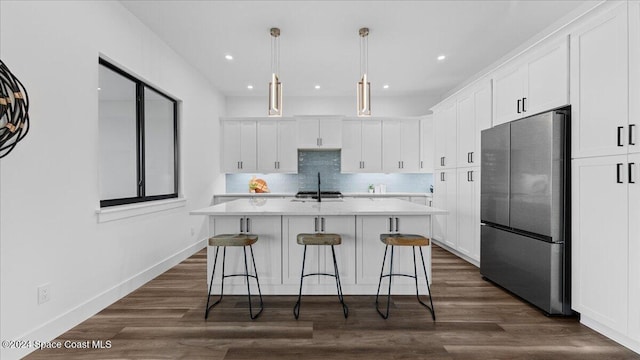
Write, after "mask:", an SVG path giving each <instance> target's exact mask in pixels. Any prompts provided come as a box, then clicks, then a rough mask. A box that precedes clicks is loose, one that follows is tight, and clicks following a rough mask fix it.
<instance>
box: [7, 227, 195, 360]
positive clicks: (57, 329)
mask: <svg viewBox="0 0 640 360" xmlns="http://www.w3.org/2000/svg"><path fill="white" fill-rule="evenodd" d="M206 245H207V240H206V239H202V240H199V241H197V242H196V243H194V244H192V245H189V246H187V247H186V248H184V249H182V250H180V251H178V252H177V253H175V254H173V255H171V256H169V257H167V258H165V259H164V260H161V261H160V262H158V263H156V264H155V265H152V266H150V267H149V268H147V269H146V270H143V271H141V272H139V273H138V274H136V275H133V276H131V277H130V278H128V279H125V280H124V281H122V282H121V283H120V284H118V285H115V286H113V287H112V288H110V289H108V290H106V291H104V292H102V293H100V294H98V295H96V296H94V297H93V298H91V299H89V300H87V301H85V302H84V303H81V304H79V305H78V306H76V307H74V308H73V309H71V310H69V311H67V312H65V313H63V314H60V315H58V316H57V317H55V318H54V319H52V320H50V321H48V322H46V323H44V324H42V325H41V326H39V327H37V328H35V329H33V330H31V331H29V332H27V333H26V334H24V335H22V336H19V337H18V338H17V339H15V340H24V341H31V342H34V341H41V342H46V341H51V340H53V339H55V338H56V337H58V336H60V335H62V334H64V333H65V332H66V331H68V330H69V329H71V328H73V327H75V326H77V325H78V324H80V323H82V322H83V321H85V320H87V319H88V318H90V317H91V316H93V315H95V314H97V313H98V312H100V311H102V310H103V309H105V308H106V307H107V306H109V305H111V304H113V303H114V302H116V301H118V300H120V299H122V298H123V297H125V296H127V295H128V294H130V293H131V292H133V291H134V290H136V289H138V288H139V287H140V286H142V285H144V284H146V283H147V282H149V281H151V280H152V279H153V278H155V277H156V276H158V275H160V274H162V273H164V272H165V271H167V270H169V269H171V268H172V267H174V266H176V265H177V264H179V263H181V262H182V261H184V260H185V259H187V258H188V257H190V256H191V255H193V254H195V253H196V252H198V251H200V250H202V249H203V248H204V247H205V246H206ZM3 340H7V339H3ZM96 340H99V339H96ZM35 350H36V349H35V348H25V349H8V348H2V353H1V355H0V358H2V359H7V360H10V359H21V358H23V357H25V356H26V355H28V354H29V353H31V352H33V351H35Z"/></svg>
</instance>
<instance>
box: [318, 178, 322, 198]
mask: <svg viewBox="0 0 640 360" xmlns="http://www.w3.org/2000/svg"><path fill="white" fill-rule="evenodd" d="M321 201H322V198H321V197H320V171H318V202H321Z"/></svg>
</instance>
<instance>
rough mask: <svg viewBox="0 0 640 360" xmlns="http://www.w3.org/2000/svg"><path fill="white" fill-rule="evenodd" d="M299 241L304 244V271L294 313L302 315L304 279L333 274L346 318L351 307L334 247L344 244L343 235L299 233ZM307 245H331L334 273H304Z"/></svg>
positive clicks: (296, 315)
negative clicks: (343, 289)
mask: <svg viewBox="0 0 640 360" xmlns="http://www.w3.org/2000/svg"><path fill="white" fill-rule="evenodd" d="M297 242H298V244H300V245H304V252H303V254H302V273H301V274H300V292H299V293H298V301H297V302H296V304H295V306H294V307H293V315H294V316H295V317H296V319H298V317H299V316H300V301H301V300H302V281H303V280H304V278H305V277H307V276H313V275H319V276H332V277H334V278H336V288H337V290H338V299H339V300H340V303H341V304H342V312H343V313H344V318H345V319H346V318H347V317H348V316H349V308H348V307H347V304H345V303H344V297H343V296H342V284H341V283H340V273H339V272H338V263H337V262H336V251H335V249H334V245H340V244H342V237H341V236H340V235H339V234H326V233H315V234H298V236H297ZM307 245H330V246H331V254H332V255H333V270H334V273H333V274H327V273H311V274H305V273H304V263H305V261H306V258H307Z"/></svg>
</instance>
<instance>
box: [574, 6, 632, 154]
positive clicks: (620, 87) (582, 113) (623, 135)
mask: <svg viewBox="0 0 640 360" xmlns="http://www.w3.org/2000/svg"><path fill="white" fill-rule="evenodd" d="M630 4H631V5H630V6H631V9H637V3H633V2H632V3H630ZM631 14H633V11H631ZM636 17H637V14H636ZM630 20H631V21H630V24H632V28H635V33H634V32H633V31H632V32H631V35H632V37H631V38H629V29H630V28H629V27H628V25H627V4H626V3H620V4H619V5H618V6H616V7H615V8H613V9H611V10H610V11H608V12H607V13H604V14H603V15H601V16H599V17H596V18H593V19H592V20H591V21H589V22H587V23H585V24H583V25H582V26H581V27H579V28H578V29H576V30H575V31H574V32H573V33H572V34H571V106H572V107H571V109H572V115H573V124H572V125H573V126H572V157H573V158H582V157H590V156H602V155H621V154H626V153H627V152H628V151H631V152H637V151H638V148H639V146H638V135H637V132H638V126H637V125H640V124H638V123H637V121H638V120H637V119H638V116H639V115H640V114H639V111H638V106H639V104H638V103H639V102H638V100H637V99H638V98H637V96H638V93H639V89H638V69H637V68H638V66H637V65H636V64H637V63H638V61H640V56H638V51H640V50H639V49H638V47H640V44H639V40H638V37H639V34H638V33H637V31H638V29H637V22H638V19H637V18H636V19H634V17H633V16H632V17H630ZM629 41H630V42H629ZM629 44H631V45H632V46H631V47H629ZM629 50H631V51H629ZM630 55H632V56H633V57H634V58H633V59H632V61H634V62H632V63H633V64H634V66H629V56H630ZM629 71H631V74H630V72H629ZM630 75H632V76H630ZM630 96H636V97H635V99H636V100H635V101H631V103H630V102H629V98H630ZM630 111H631V112H632V113H633V114H634V117H633V118H630V117H629V115H630ZM630 120H632V121H630ZM634 121H636V122H634Z"/></svg>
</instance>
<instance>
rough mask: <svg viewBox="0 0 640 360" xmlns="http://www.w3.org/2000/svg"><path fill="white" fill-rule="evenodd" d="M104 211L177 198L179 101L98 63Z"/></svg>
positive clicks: (101, 194) (107, 64) (101, 191)
mask: <svg viewBox="0 0 640 360" xmlns="http://www.w3.org/2000/svg"><path fill="white" fill-rule="evenodd" d="M98 94H99V95H98V99H99V106H98V108H99V115H98V122H99V133H100V135H99V141H100V144H99V146H100V165H99V166H100V206H101V207H107V206H114V205H123V204H131V203H137V202H143V201H153V200H160V199H168V198H175V197H178V120H177V118H178V116H177V102H176V100H174V99H172V98H170V97H169V96H167V95H165V94H163V93H162V92H160V91H158V90H156V89H154V88H153V87H151V86H149V85H147V84H145V83H144V82H142V81H140V80H138V79H136V78H135V77H133V76H131V75H129V74H127V73H125V72H124V71H122V70H120V69H118V68H117V67H115V66H114V65H112V64H110V63H108V62H107V61H105V60H103V59H100V60H99V87H98Z"/></svg>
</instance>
